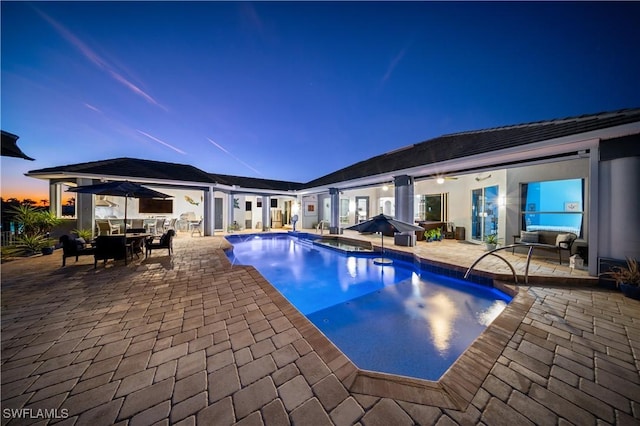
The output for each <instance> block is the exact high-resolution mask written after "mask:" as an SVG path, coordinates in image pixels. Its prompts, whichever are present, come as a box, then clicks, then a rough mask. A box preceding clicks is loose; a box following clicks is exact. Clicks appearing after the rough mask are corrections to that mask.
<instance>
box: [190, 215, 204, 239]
mask: <svg viewBox="0 0 640 426" xmlns="http://www.w3.org/2000/svg"><path fill="white" fill-rule="evenodd" d="M189 232H191V236H192V237H193V234H195V233H196V232H197V233H198V235H200V236H201V237H202V219H200V220H199V221H197V222H191V223H190V224H189Z"/></svg>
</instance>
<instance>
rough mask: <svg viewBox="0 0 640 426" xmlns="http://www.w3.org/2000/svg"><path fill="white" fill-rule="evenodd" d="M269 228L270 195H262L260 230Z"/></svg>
mask: <svg viewBox="0 0 640 426" xmlns="http://www.w3.org/2000/svg"><path fill="white" fill-rule="evenodd" d="M270 228H271V197H269V196H267V195H263V196H262V230H263V231H268V230H269V229H270Z"/></svg>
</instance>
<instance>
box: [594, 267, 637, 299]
mask: <svg viewBox="0 0 640 426" xmlns="http://www.w3.org/2000/svg"><path fill="white" fill-rule="evenodd" d="M603 275H605V276H608V277H611V278H613V280H614V281H615V282H616V286H617V287H618V288H619V289H620V291H622V294H624V295H625V296H627V297H630V298H632V299H637V300H640V268H639V267H638V261H637V260H636V259H631V258H629V257H627V266H626V267H625V266H614V267H612V268H611V270H610V271H609V272H606V273H604V274H603Z"/></svg>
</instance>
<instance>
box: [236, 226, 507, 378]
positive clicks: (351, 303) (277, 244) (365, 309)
mask: <svg viewBox="0 0 640 426" xmlns="http://www.w3.org/2000/svg"><path fill="white" fill-rule="evenodd" d="M227 240H228V241H229V242H230V243H231V244H233V246H234V247H233V250H229V251H228V252H227V256H228V257H229V259H230V261H231V262H232V263H234V264H247V265H253V266H254V267H255V268H256V269H258V271H260V273H261V274H262V275H264V277H265V278H267V280H268V281H269V282H270V283H271V284H272V285H273V286H274V287H276V289H278V291H280V292H281V293H282V294H283V296H284V297H285V298H287V299H288V300H289V302H291V303H292V304H293V305H294V306H295V307H296V308H297V309H298V310H299V311H300V312H301V313H302V314H304V315H306V316H307V318H308V319H309V320H310V321H311V322H313V323H314V324H315V325H316V327H318V329H320V330H321V331H322V332H323V333H324V334H325V335H326V336H327V337H328V338H329V339H330V340H331V341H332V342H333V343H334V344H335V345H336V346H337V347H338V348H340V350H341V351H342V352H343V353H345V355H347V356H348V357H349V358H350V359H351V360H352V361H353V362H354V363H355V364H356V365H357V366H358V367H359V368H361V369H365V370H371V371H379V372H384V373H390V374H397V375H403V376H409V377H416V378H420V379H427V380H438V379H439V378H440V376H442V374H443V373H444V372H445V371H446V370H447V369H448V368H449V367H450V366H451V365H452V364H453V362H455V360H456V359H457V358H458V357H459V356H460V354H462V352H464V351H465V350H466V349H467V347H468V346H469V345H470V344H471V343H472V342H473V341H474V340H475V338H476V337H477V336H478V335H479V334H480V333H481V332H482V331H483V330H484V329H485V328H486V327H487V326H488V325H489V324H490V323H491V321H493V319H494V318H495V317H496V316H498V315H499V314H500V313H501V312H502V310H503V309H504V308H505V307H506V305H507V303H508V302H509V301H510V297H509V296H507V295H505V294H504V293H502V292H500V291H498V290H496V289H493V288H491V287H486V286H481V285H478V284H473V283H469V282H466V281H462V280H458V279H454V278H450V277H446V276H442V275H437V274H433V273H430V272H426V271H424V270H421V269H420V268H418V267H416V266H415V265H414V264H413V263H412V262H409V261H403V260H394V263H393V264H392V265H387V266H382V265H376V264H374V262H373V259H374V258H375V257H379V254H375V253H349V254H345V253H341V252H338V251H335V250H331V249H328V248H324V247H322V246H318V245H314V244H312V242H310V241H307V240H304V239H299V238H296V237H292V236H288V235H285V234H259V235H230V236H228V237H227Z"/></svg>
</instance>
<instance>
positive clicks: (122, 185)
mask: <svg viewBox="0 0 640 426" xmlns="http://www.w3.org/2000/svg"><path fill="white" fill-rule="evenodd" d="M69 192H77V193H79V194H95V195H112V196H114V197H124V224H125V225H124V226H125V232H126V228H127V199H128V198H129V197H132V198H171V197H172V195H167V194H163V193H162V192H158V191H156V190H154V189H151V188H147V187H146V186H142V185H139V184H137V183H133V182H129V181H128V180H125V181H112V182H105V183H98V184H95V185H85V186H78V187H76V188H70V189H69Z"/></svg>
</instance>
